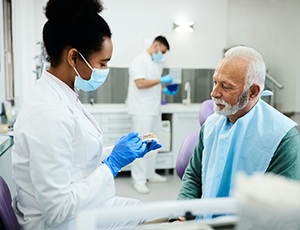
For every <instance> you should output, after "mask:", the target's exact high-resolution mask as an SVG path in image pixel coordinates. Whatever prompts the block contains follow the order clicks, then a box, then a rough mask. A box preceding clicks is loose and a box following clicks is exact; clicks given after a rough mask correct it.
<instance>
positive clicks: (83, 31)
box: [43, 0, 111, 67]
mask: <svg viewBox="0 0 300 230" xmlns="http://www.w3.org/2000/svg"><path fill="white" fill-rule="evenodd" d="M44 10H45V15H46V17H47V19H48V21H47V22H46V23H45V25H44V28H43V41H44V45H45V48H46V51H47V55H48V57H47V60H48V61H49V62H50V63H51V65H52V66H54V67H55V66H58V65H59V64H60V61H61V55H62V52H63V50H64V49H65V48H67V47H70V48H76V49H77V50H78V51H80V52H81V53H82V54H83V56H85V57H86V58H87V59H88V58H89V57H90V55H91V54H93V53H94V52H96V51H99V50H101V48H102V43H103V41H104V39H105V37H109V38H111V31H110V28H109V26H108V24H107V22H106V21H105V20H104V19H103V18H102V17H101V16H100V15H99V13H100V12H101V11H102V10H103V5H102V2H101V1H99V0H49V1H48V2H47V5H46V7H45V8H44Z"/></svg>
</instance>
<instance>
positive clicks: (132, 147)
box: [103, 132, 161, 177]
mask: <svg viewBox="0 0 300 230" xmlns="http://www.w3.org/2000/svg"><path fill="white" fill-rule="evenodd" d="M160 147H161V144H158V143H157V142H156V141H151V143H147V142H143V141H142V140H141V138H140V137H138V133H137V132H130V133H129V134H127V135H125V136H122V137H121V138H120V139H119V140H118V141H117V143H116V144H115V147H114V148H113V150H112V152H111V154H110V155H109V156H108V157H107V158H106V159H105V160H103V163H104V164H106V165H107V166H108V167H109V168H110V170H111V171H112V173H113V175H114V177H115V176H116V175H117V174H118V172H119V171H120V169H121V168H123V167H124V166H126V165H128V164H130V163H131V162H133V161H134V160H135V159H136V158H142V157H143V156H144V155H145V154H146V153H148V152H149V151H151V150H155V149H158V148H160Z"/></svg>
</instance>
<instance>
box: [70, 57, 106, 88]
mask: <svg viewBox="0 0 300 230" xmlns="http://www.w3.org/2000/svg"><path fill="white" fill-rule="evenodd" d="M79 55H80V56H81V57H82V59H83V60H84V61H85V63H86V64H87V65H88V67H89V68H90V69H91V70H92V73H91V77H90V79H89V80H84V79H82V78H81V77H80V75H79V73H78V71H77V70H76V68H75V67H73V69H74V71H75V72H76V74H77V76H76V78H75V84H74V86H75V88H78V89H81V90H83V91H85V92H87V91H93V90H96V89H98V88H99V87H100V86H101V85H102V84H103V83H104V82H105V80H106V78H107V76H108V73H109V69H108V68H107V69H97V68H92V67H91V65H90V64H89V63H88V62H87V61H86V60H85V58H84V57H83V56H82V54H81V53H79Z"/></svg>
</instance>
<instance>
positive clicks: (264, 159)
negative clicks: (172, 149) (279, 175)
mask: <svg viewBox="0 0 300 230" xmlns="http://www.w3.org/2000/svg"><path fill="white" fill-rule="evenodd" d="M296 125H297V124H296V123H295V122H294V121H292V120H291V119H289V118H288V117H286V116H285V115H283V114H281V113H280V112H279V111H277V110H276V109H274V108H273V107H272V106H270V105H269V104H267V103H266V102H264V101H263V100H261V99H260V100H259V101H258V102H257V104H256V105H255V106H254V107H253V108H252V109H251V110H250V111H249V112H248V113H247V114H246V115H245V116H243V117H241V118H239V119H238V120H237V121H236V122H235V123H234V124H232V123H231V122H230V121H229V119H228V118H227V117H226V116H223V115H218V114H213V115H211V116H210V117H208V119H207V120H206V123H205V127H204V138H203V145H204V150H203V157H202V198H215V197H228V196H230V192H231V190H232V188H233V187H234V183H235V177H236V174H237V173H238V172H239V171H243V172H244V173H246V174H248V175H252V174H253V173H254V172H261V173H264V172H265V171H266V170H267V168H268V166H269V164H270V161H271V159H272V157H273V155H274V152H275V151H276V149H277V147H278V145H279V143H280V141H281V140H282V138H283V137H284V136H285V135H286V133H287V132H288V131H289V130H290V129H291V128H292V127H294V126H296Z"/></svg>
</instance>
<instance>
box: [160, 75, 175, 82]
mask: <svg viewBox="0 0 300 230" xmlns="http://www.w3.org/2000/svg"><path fill="white" fill-rule="evenodd" d="M172 81H173V77H172V76H171V75H170V74H167V75H165V76H162V77H161V78H160V83H162V84H165V83H171V82H172Z"/></svg>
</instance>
